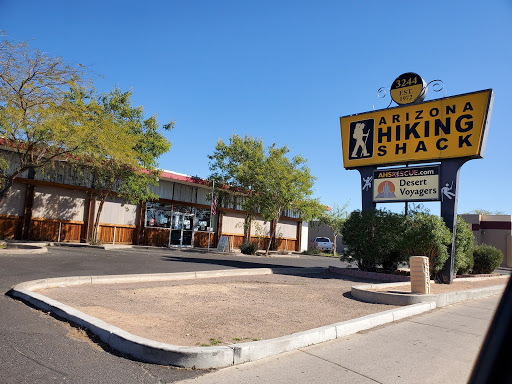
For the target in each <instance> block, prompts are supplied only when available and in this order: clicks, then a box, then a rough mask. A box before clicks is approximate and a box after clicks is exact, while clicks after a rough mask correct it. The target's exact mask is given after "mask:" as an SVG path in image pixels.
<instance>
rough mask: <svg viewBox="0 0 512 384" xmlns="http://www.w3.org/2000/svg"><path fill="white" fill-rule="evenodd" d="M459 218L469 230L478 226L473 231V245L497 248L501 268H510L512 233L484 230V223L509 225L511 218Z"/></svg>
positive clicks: (504, 216) (475, 216)
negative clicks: (477, 227) (500, 258)
mask: <svg viewBox="0 0 512 384" xmlns="http://www.w3.org/2000/svg"><path fill="white" fill-rule="evenodd" d="M461 216H462V218H463V219H464V220H465V221H466V222H467V223H468V224H469V225H470V227H471V229H473V224H477V225H479V227H480V228H479V229H478V230H475V231H473V235H474V236H475V243H476V244H483V243H485V244H489V245H492V246H493V247H496V248H498V249H499V250H500V251H501V252H502V253H503V263H502V264H501V266H503V267H512V244H511V242H510V237H511V235H512V233H511V232H512V231H511V230H510V229H494V228H485V226H486V224H485V223H486V222H492V223H494V225H496V224H499V223H504V224H505V223H511V222H512V216H510V215H475V214H472V215H461ZM488 225H489V224H488ZM505 225H506V224H505Z"/></svg>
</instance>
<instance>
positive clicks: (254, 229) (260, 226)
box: [251, 219, 270, 236]
mask: <svg viewBox="0 0 512 384" xmlns="http://www.w3.org/2000/svg"><path fill="white" fill-rule="evenodd" d="M251 236H270V222H268V221H264V220H262V219H254V220H253V221H252V223H251Z"/></svg>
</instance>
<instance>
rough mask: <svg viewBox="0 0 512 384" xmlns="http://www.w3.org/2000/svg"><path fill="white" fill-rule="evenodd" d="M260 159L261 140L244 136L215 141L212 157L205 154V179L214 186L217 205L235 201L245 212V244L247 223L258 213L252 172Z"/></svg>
mask: <svg viewBox="0 0 512 384" xmlns="http://www.w3.org/2000/svg"><path fill="white" fill-rule="evenodd" d="M264 158H265V153H264V148H263V141H262V140H261V139H256V138H253V137H249V136H247V135H246V136H245V137H241V136H238V135H232V136H231V137H230V138H229V144H225V143H224V142H223V141H222V140H219V141H218V142H217V145H216V146H215V151H214V152H213V154H212V155H208V159H209V160H210V162H209V167H210V171H211V174H210V177H209V179H210V180H212V181H213V180H215V182H216V183H217V191H216V194H217V198H218V200H219V202H220V203H223V204H226V203H228V202H230V201H231V202H233V201H234V200H235V199H238V202H239V203H240V205H241V208H242V210H244V211H245V220H244V241H245V242H249V241H250V228H251V223H252V221H253V219H254V217H255V216H256V215H257V214H258V211H259V199H258V196H257V195H256V194H255V185H256V182H257V177H256V175H257V173H256V172H255V170H256V169H258V168H260V167H261V166H262V163H263V160H264ZM226 186H230V187H231V189H228V188H226Z"/></svg>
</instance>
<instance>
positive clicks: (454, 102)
mask: <svg viewBox="0 0 512 384" xmlns="http://www.w3.org/2000/svg"><path fill="white" fill-rule="evenodd" d="M492 100H493V92H492V90H491V89H487V90H484V91H478V92H473V93H467V94H464V95H458V96H453V97H447V98H443V99H437V100H432V101H429V102H425V103H420V104H416V105H408V106H405V107H396V108H389V109H383V110H379V111H373V112H366V113H361V114H356V115H351V116H344V117H341V118H340V125H341V139H342V147H343V165H344V167H345V168H347V169H351V168H358V167H363V166H368V165H393V164H404V163H414V162H421V161H438V160H441V159H448V158H456V157H470V158H481V157H483V155H484V151H485V141H486V138H487V130H488V129H487V127H488V125H489V120H490V111H491V108H492Z"/></svg>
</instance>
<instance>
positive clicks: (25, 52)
mask: <svg viewBox="0 0 512 384" xmlns="http://www.w3.org/2000/svg"><path fill="white" fill-rule="evenodd" d="M88 84H89V82H88V81H87V80H85V79H84V68H83V67H82V66H80V65H78V66H75V65H70V64H67V63H66V62H65V61H64V60H63V59H62V58H61V57H51V56H49V55H47V54H45V53H42V52H40V51H38V50H35V49H31V48H29V47H28V45H27V44H26V43H24V42H22V43H13V42H9V41H8V40H3V41H0V141H1V144H2V145H5V146H8V147H10V148H11V149H12V151H13V153H14V154H15V157H16V161H9V163H10V164H11V168H10V169H8V166H7V161H6V159H3V161H2V162H1V164H0V166H1V168H2V169H1V172H0V201H2V200H3V199H4V198H5V196H6V194H7V192H8V190H9V188H10V187H11V185H12V183H13V181H14V179H15V178H16V177H17V176H19V175H20V174H22V173H23V172H25V171H26V170H28V169H36V168H42V167H44V166H46V165H48V164H52V162H53V161H54V160H57V159H61V160H62V159H69V158H72V157H75V156H77V155H79V154H81V153H83V152H84V151H86V150H87V149H88V148H89V146H90V141H91V138H92V136H91V135H90V132H88V131H87V129H86V125H84V124H83V121H82V119H81V115H80V113H79V112H80V111H79V110H77V109H76V108H74V106H73V105H71V104H70V103H69V100H68V98H67V95H68V94H69V89H70V88H75V87H85V86H87V85H88Z"/></svg>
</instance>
